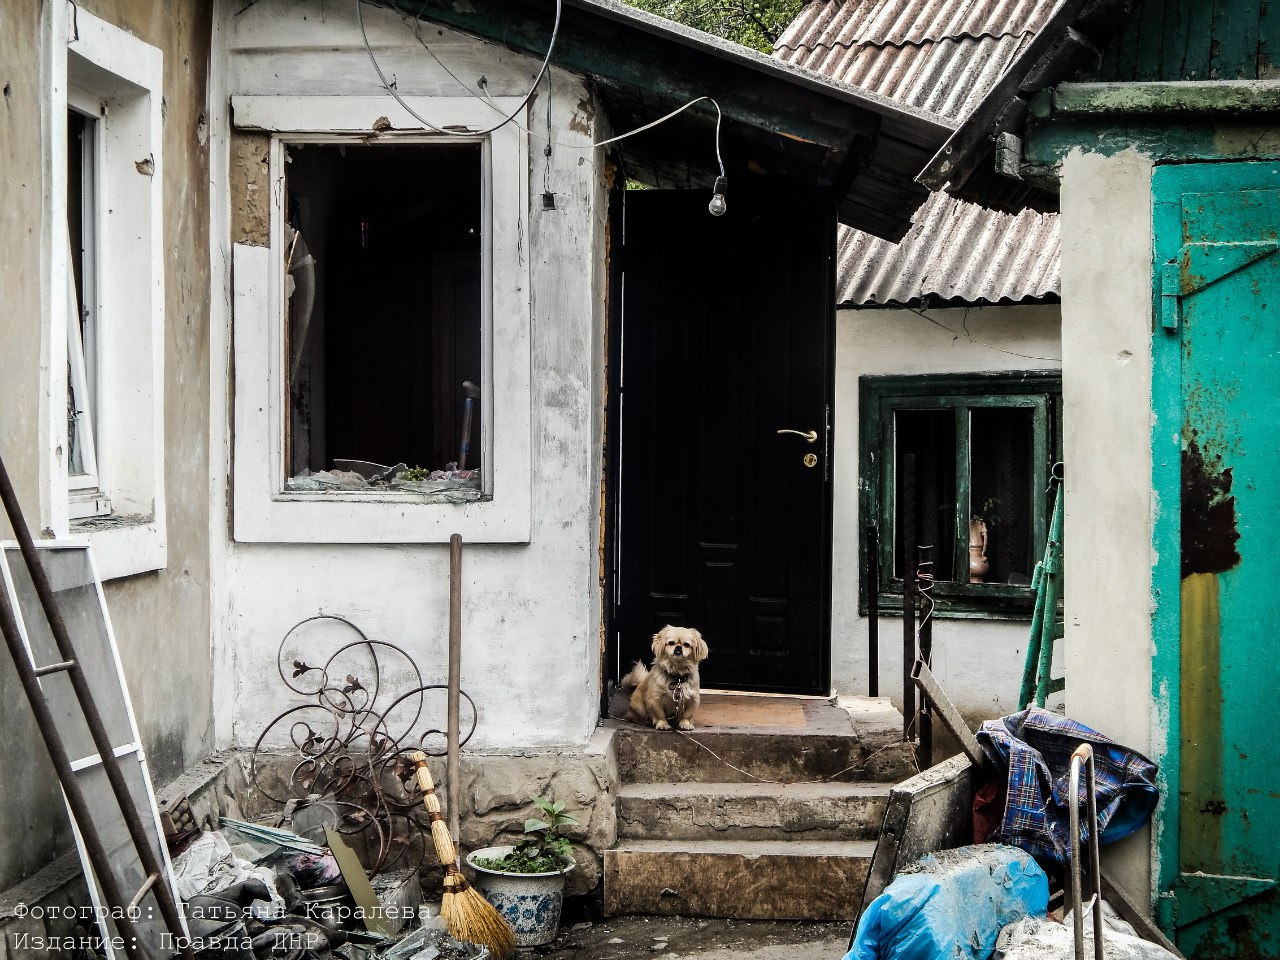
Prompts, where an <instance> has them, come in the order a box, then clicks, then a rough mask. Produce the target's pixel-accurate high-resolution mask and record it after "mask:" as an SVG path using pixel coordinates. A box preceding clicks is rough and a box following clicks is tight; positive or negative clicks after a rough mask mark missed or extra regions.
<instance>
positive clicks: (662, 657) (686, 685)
mask: <svg viewBox="0 0 1280 960" xmlns="http://www.w3.org/2000/svg"><path fill="white" fill-rule="evenodd" d="M705 659H707V644H706V642H705V641H704V640H703V639H702V634H700V633H699V632H698V631H697V630H694V629H693V628H692V627H673V626H671V625H670V624H667V625H666V626H665V627H663V628H662V629H661V630H659V631H658V632H657V633H655V634H654V635H653V666H652V667H650V668H649V669H647V670H646V669H645V666H644V664H642V663H637V664H636V665H635V666H634V667H632V668H631V672H630V673H628V674H627V675H626V677H625V678H624V679H623V681H622V685H623V687H628V688H631V704H630V706H631V710H630V713H629V714H628V718H629V719H631V720H636V721H640V722H643V721H645V720H648V721H650V722H651V723H652V724H653V725H654V727H656V728H657V729H659V730H670V729H671V723H670V722H669V721H671V720H673V719H674V720H675V721H676V726H677V727H679V728H680V729H681V730H692V729H693V715H694V714H695V713H697V711H698V703H699V702H700V700H701V689H700V687H699V685H698V664H699V663H701V662H702V661H703V660H705Z"/></svg>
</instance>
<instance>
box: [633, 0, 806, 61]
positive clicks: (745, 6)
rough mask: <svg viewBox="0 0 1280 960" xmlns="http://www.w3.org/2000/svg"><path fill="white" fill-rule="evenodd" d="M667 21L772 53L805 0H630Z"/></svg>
mask: <svg viewBox="0 0 1280 960" xmlns="http://www.w3.org/2000/svg"><path fill="white" fill-rule="evenodd" d="M627 2H628V3H630V4H631V6H633V7H639V8H640V9H641V10H648V11H649V12H650V13H656V14H657V15H658V16H660V17H666V18H667V19H668V20H675V21H676V22H677V23H683V24H685V25H686V26H690V27H695V28H696V29H698V30H705V31H706V32H707V33H713V34H715V35H716V36H717V37H723V38H724V39H726V40H733V41H734V42H735V43H741V44H743V45H744V46H748V47H755V48H756V49H757V50H760V51H763V52H764V53H771V52H772V51H773V46H774V44H775V43H777V42H778V38H779V37H781V36H782V32H783V31H784V30H785V29H786V28H787V24H789V23H790V22H791V21H792V20H794V19H795V16H796V14H798V13H799V12H800V8H801V7H803V6H804V0H627Z"/></svg>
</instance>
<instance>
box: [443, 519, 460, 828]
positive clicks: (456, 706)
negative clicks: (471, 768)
mask: <svg viewBox="0 0 1280 960" xmlns="http://www.w3.org/2000/svg"><path fill="white" fill-rule="evenodd" d="M461 684H462V536H461V534H457V533H455V534H454V535H453V536H451V537H450V538H449V700H448V711H449V717H448V729H447V730H446V732H445V737H446V751H447V758H446V760H445V764H446V766H445V775H446V777H447V778H448V781H449V782H448V783H447V784H446V785H445V787H446V790H445V792H446V793H447V794H448V796H447V798H446V799H447V800H448V801H449V832H450V833H451V834H452V835H453V842H454V846H455V847H456V846H457V844H458V843H459V842H460V841H461V829H460V824H461V818H462V812H461V811H460V810H459V809H458V807H459V806H461V804H462V754H461V749H462V748H461V746H460V744H459V729H458V727H459V723H460V721H459V712H460V710H461V706H462V695H461V692H462V686H461Z"/></svg>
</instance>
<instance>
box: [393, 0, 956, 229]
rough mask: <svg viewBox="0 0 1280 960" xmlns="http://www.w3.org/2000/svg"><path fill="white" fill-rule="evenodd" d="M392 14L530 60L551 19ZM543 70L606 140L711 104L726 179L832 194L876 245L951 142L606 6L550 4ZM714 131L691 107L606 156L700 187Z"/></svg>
mask: <svg viewBox="0 0 1280 960" xmlns="http://www.w3.org/2000/svg"><path fill="white" fill-rule="evenodd" d="M387 5H388V6H391V5H393V4H391V3H390V2H388V3H387ZM394 7H395V8H396V9H398V10H400V11H401V12H405V13H409V14H412V15H414V16H417V17H419V18H421V19H424V20H429V21H431V22H434V23H437V24H440V25H442V26H446V27H450V28H453V29H456V30H461V31H464V32H466V33H470V34H472V35H474V36H477V37H480V38H482V39H484V40H488V41H491V42H494V43H499V44H502V45H503V46H506V47H508V48H510V49H512V50H515V51H518V52H520V53H524V54H527V55H530V56H535V57H539V58H540V57H542V56H543V55H544V54H545V53H546V48H547V43H548V40H549V39H550V35H551V26H552V21H553V17H554V11H555V4H554V2H553V0H486V2H484V3H477V2H475V0H397V2H395V3H394ZM553 63H555V64H556V65H557V66H560V67H562V68H564V69H567V70H570V71H573V72H574V73H578V74H581V75H583V76H585V77H587V78H589V79H590V81H591V82H592V84H593V85H594V87H595V89H596V91H597V93H598V95H599V97H600V100H601V102H602V104H603V105H604V108H605V110H606V111H607V113H608V116H609V121H610V124H611V126H612V128H613V129H614V130H615V131H616V132H624V131H627V130H631V129H634V128H636V127H638V126H641V125H643V124H645V123H648V122H650V121H652V120H654V119H657V118H658V117H660V116H662V115H663V114H665V113H668V112H669V111H671V110H673V109H675V108H676V107H678V106H680V105H682V104H684V103H687V102H688V101H690V100H693V99H695V98H697V97H701V96H710V97H714V98H715V99H716V101H717V102H718V103H719V104H720V107H721V109H722V110H723V112H724V122H723V126H722V131H721V145H722V152H723V154H724V160H725V164H726V166H728V167H730V168H731V170H730V175H731V178H732V174H733V172H734V171H744V170H749V171H752V172H755V173H765V174H769V175H775V176H782V177H785V178H788V179H791V180H793V181H795V182H797V183H801V184H806V185H810V186H817V187H824V188H830V189H833V190H835V191H836V193H837V195H838V197H839V198H840V202H839V216H840V219H841V221H842V222H843V223H846V224H848V225H849V226H852V227H856V228H857V229H860V230H864V231H866V232H868V233H872V234H875V235H876V236H880V237H884V238H886V239H889V240H898V239H901V237H902V236H903V235H904V234H905V233H906V231H907V229H908V228H909V227H910V225H911V219H912V216H913V214H914V213H915V211H916V210H917V209H918V208H919V207H920V205H921V204H922V203H923V202H924V200H925V198H926V197H927V196H928V191H927V190H926V189H925V188H924V187H922V186H921V185H920V184H918V183H916V182H915V179H914V178H915V175H916V173H917V171H919V170H920V169H921V168H922V167H923V166H924V165H925V163H926V162H927V161H928V160H929V158H930V157H931V156H933V155H934V153H935V152H936V151H937V150H938V149H939V148H940V147H941V146H942V144H943V142H944V141H945V140H946V139H947V137H948V136H949V135H950V133H951V127H950V126H948V125H947V124H946V123H944V122H943V121H942V120H940V119H939V118H937V117H935V116H933V115H932V114H929V113H927V112H925V111H922V110H918V109H915V108H912V107H907V106H904V105H902V104H898V103H895V102H894V101H892V100H889V99H887V98H885V97H880V96H878V95H875V94H871V93H868V92H866V91H863V90H858V89H855V88H853V87H849V86H846V85H843V84H839V83H836V82H833V81H831V80H828V79H827V78H825V77H823V76H821V75H820V74H817V73H814V72H813V71H810V70H806V69H804V68H801V67H796V66H794V65H792V64H788V63H785V62H782V61H779V60H776V59H774V58H772V57H766V56H764V55H762V54H760V53H757V52H756V51H754V50H749V49H747V48H745V47H742V46H739V45H738V44H733V43H729V42H727V41H723V40H720V39H719V38H717V37H713V36H710V35H708V34H705V33H702V32H700V31H697V30H691V29H689V28H686V27H682V26H680V25H678V24H674V23H671V22H670V21H667V20H663V19H662V18H660V17H655V16H652V15H649V14H647V13H644V12H643V11H639V10H636V9H634V8H632V7H628V6H627V5H625V4H622V3H618V2H615V0H564V10H563V15H562V21H561V27H560V36H559V40H558V42H557V45H556V50H555V54H554V57H553ZM714 130H715V110H714V108H712V107H711V105H710V104H705V103H704V104H699V105H698V106H697V107H694V108H692V109H690V110H688V111H686V112H685V113H683V114H681V115H680V116H679V117H678V118H676V119H675V120H673V121H670V122H668V123H665V124H662V125H661V126H658V127H656V128H654V129H653V130H650V131H646V132H645V133H643V134H639V135H637V136H635V137H632V138H629V139H627V140H624V141H621V142H620V143H619V144H618V145H617V151H618V155H619V156H620V157H621V160H622V164H623V166H624V168H625V172H626V174H627V176H628V177H631V178H633V179H635V180H638V181H640V182H642V183H646V184H648V185H650V186H654V187H709V186H710V185H711V184H712V183H713V182H714V179H715V176H716V173H717V172H718V171H717V169H716V164H715V150H714ZM730 189H732V179H731V187H730Z"/></svg>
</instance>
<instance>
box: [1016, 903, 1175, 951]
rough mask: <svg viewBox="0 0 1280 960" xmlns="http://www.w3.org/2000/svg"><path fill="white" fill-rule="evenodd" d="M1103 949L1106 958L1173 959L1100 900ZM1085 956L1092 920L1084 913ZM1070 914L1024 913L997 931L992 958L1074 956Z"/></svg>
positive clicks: (1091, 943)
mask: <svg viewBox="0 0 1280 960" xmlns="http://www.w3.org/2000/svg"><path fill="white" fill-rule="evenodd" d="M1102 925H1103V939H1102V945H1103V951H1104V956H1105V957H1106V960H1175V957H1174V954H1172V953H1170V952H1169V951H1168V950H1166V949H1165V948H1164V947H1162V946H1160V945H1159V944H1156V943H1150V942H1148V941H1146V940H1143V939H1142V938H1141V937H1139V936H1138V935H1137V933H1136V932H1135V931H1134V929H1133V927H1131V926H1130V925H1129V924H1127V923H1126V922H1125V921H1124V920H1122V919H1121V918H1120V917H1119V915H1117V914H1116V912H1115V910H1114V909H1113V908H1112V906H1111V904H1109V903H1107V901H1105V900H1104V901H1102ZM1084 929H1085V934H1084V942H1085V948H1084V952H1085V956H1088V957H1092V956H1093V924H1092V923H1091V922H1089V918H1088V917H1087V916H1086V917H1085V927H1084ZM1075 956H1076V946H1075V940H1074V936H1073V934H1072V928H1071V917H1070V915H1068V916H1067V917H1066V920H1065V922H1064V923H1057V922H1055V921H1053V920H1049V919H1045V918H1039V919H1037V918H1033V917H1027V918H1025V919H1023V920H1019V921H1018V922H1017V923H1013V924H1010V925H1009V926H1007V927H1005V928H1004V929H1003V930H1002V931H1000V937H999V939H997V940H996V951H995V955H994V956H993V957H992V960H1075Z"/></svg>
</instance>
